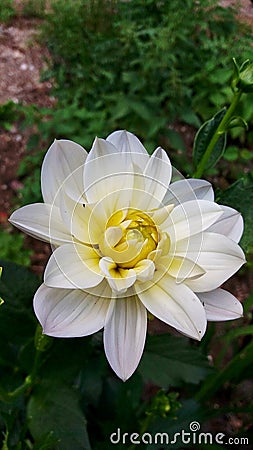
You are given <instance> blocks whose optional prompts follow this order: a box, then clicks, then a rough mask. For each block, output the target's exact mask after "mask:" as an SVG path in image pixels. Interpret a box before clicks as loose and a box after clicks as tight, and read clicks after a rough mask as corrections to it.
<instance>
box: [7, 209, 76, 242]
mask: <svg viewBox="0 0 253 450" xmlns="http://www.w3.org/2000/svg"><path fill="white" fill-rule="evenodd" d="M9 221H10V222H11V223H12V225H14V226H15V227H17V228H19V229H20V230H22V231H24V232H25V233H27V234H29V235H30V236H32V237H35V238H37V239H40V240H41V241H46V242H50V243H51V244H53V245H60V244H62V243H66V242H73V238H72V236H71V234H70V232H69V231H68V230H67V228H66V227H65V226H64V224H63V223H62V218H61V214H60V210H59V208H57V207H56V206H51V205H47V204H45V203H33V204H31V205H26V206H23V207H22V208H20V209H18V210H17V211H14V213H13V214H12V215H11V217H10V218H9Z"/></svg>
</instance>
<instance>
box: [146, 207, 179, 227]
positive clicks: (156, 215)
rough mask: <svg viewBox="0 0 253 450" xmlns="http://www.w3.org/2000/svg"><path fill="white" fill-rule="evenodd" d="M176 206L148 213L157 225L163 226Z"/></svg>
mask: <svg viewBox="0 0 253 450" xmlns="http://www.w3.org/2000/svg"><path fill="white" fill-rule="evenodd" d="M173 208H174V205H167V206H163V207H162V208H158V209H154V210H152V211H147V214H148V215H149V216H150V217H152V219H153V221H154V222H155V224H156V225H162V224H163V222H165V220H166V219H167V218H168V216H169V214H170V213H171V211H172V210H173Z"/></svg>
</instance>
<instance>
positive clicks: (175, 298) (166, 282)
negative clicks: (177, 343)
mask: <svg viewBox="0 0 253 450" xmlns="http://www.w3.org/2000/svg"><path fill="white" fill-rule="evenodd" d="M135 289H136V293H137V294H138V296H139V298H140V300H141V301H142V303H143V305H144V306H145V307H146V308H147V310H148V311H150V312H151V314H153V315H154V316H155V317H158V319H160V320H162V321H163V322H165V323H167V324H169V325H171V326H172V327H174V328H176V329H177V330H178V331H180V332H182V333H183V334H185V335H187V336H190V337H192V338H194V339H197V340H200V339H201V338H202V337H203V335H204V333H205V329H206V315H205V311H204V308H203V306H202V304H201V302H200V301H199V299H198V297H197V296H196V295H195V294H194V293H193V292H192V291H191V290H190V289H189V288H188V287H187V286H185V285H184V284H176V282H175V281H174V280H173V278H171V277H170V276H168V275H166V274H165V275H164V273H163V272H162V271H161V270H158V271H157V272H156V273H155V277H154V279H153V280H152V282H147V283H143V284H139V286H138V285H137V283H136V285H135Z"/></svg>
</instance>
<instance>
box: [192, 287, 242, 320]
mask: <svg viewBox="0 0 253 450" xmlns="http://www.w3.org/2000/svg"><path fill="white" fill-rule="evenodd" d="M198 297H199V299H200V301H201V302H202V303H203V305H204V308H205V311H206V316H207V320H210V321H213V320H214V321H219V320H233V319H238V318H239V317H242V315H243V307H242V304H241V303H240V302H239V301H238V300H237V298H235V297H234V296H233V295H232V294H230V292H228V291H224V289H215V290H214V291H211V292H205V293H204V292H200V293H199V294H198Z"/></svg>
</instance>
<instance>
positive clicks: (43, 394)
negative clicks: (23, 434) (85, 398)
mask: <svg viewBox="0 0 253 450" xmlns="http://www.w3.org/2000/svg"><path fill="white" fill-rule="evenodd" d="M27 415H28V426H29V430H30V432H31V434H32V436H33V438H34V439H35V440H36V441H37V440H41V439H42V438H43V437H45V436H48V435H49V434H50V433H51V435H52V436H53V437H55V438H56V439H57V444H55V446H54V449H55V450H69V449H75V450H91V447H90V443H89V438H88V433H87V429H86V420H85V417H84V415H83V413H82V411H81V409H80V406H79V400H78V396H77V394H76V392H75V390H74V389H71V388H70V387H68V386H66V385H64V384H60V383H57V384H56V383H48V381H43V382H42V383H41V384H40V385H39V386H38V387H37V389H35V390H34V392H33V395H32V397H31V398H30V400H29V403H28V407H27Z"/></svg>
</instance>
